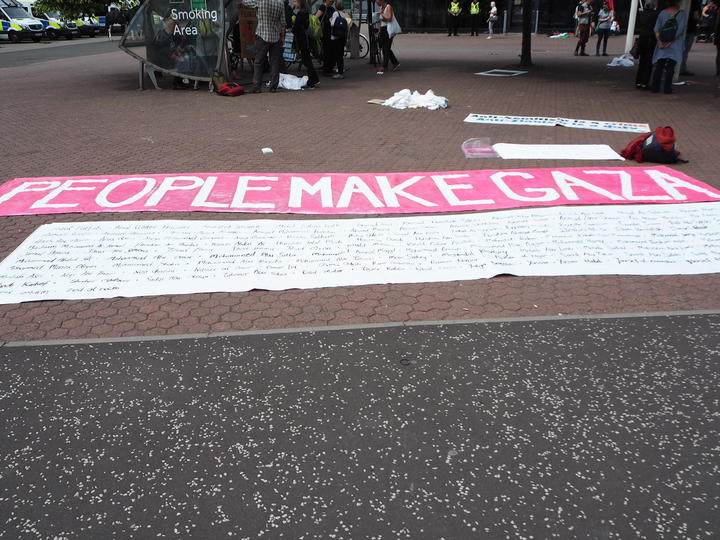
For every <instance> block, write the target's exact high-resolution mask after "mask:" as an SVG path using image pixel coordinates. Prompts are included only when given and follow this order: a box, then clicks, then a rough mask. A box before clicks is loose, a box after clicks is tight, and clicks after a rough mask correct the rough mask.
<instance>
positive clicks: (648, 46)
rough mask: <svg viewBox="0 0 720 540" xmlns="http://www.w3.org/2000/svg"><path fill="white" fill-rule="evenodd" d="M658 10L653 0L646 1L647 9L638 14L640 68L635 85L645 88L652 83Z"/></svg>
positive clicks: (641, 88)
mask: <svg viewBox="0 0 720 540" xmlns="http://www.w3.org/2000/svg"><path fill="white" fill-rule="evenodd" d="M657 18H658V10H657V9H656V8H655V3H654V1H653V0H647V1H646V2H645V9H643V10H642V11H641V12H640V13H639V14H638V21H637V29H638V58H639V61H638V70H637V75H636V76H635V87H636V88H638V89H639V90H645V89H646V88H647V87H648V85H649V84H650V75H651V73H652V57H653V53H654V52H655V45H656V43H657V38H656V37H655V22H656V21H657Z"/></svg>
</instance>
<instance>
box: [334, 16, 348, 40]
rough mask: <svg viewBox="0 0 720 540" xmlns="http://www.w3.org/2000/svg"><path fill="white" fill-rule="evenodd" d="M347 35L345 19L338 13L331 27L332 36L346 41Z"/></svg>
mask: <svg viewBox="0 0 720 540" xmlns="http://www.w3.org/2000/svg"><path fill="white" fill-rule="evenodd" d="M347 35H348V23H347V20H346V19H345V17H343V16H342V15H341V14H340V13H338V16H337V17H336V18H335V23H334V24H333V27H332V36H333V37H336V38H338V39H347Z"/></svg>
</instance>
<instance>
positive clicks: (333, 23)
mask: <svg viewBox="0 0 720 540" xmlns="http://www.w3.org/2000/svg"><path fill="white" fill-rule="evenodd" d="M342 10H343V2H342V0H336V2H335V13H333V15H332V17H330V53H331V56H330V58H331V60H330V71H332V70H333V68H336V70H335V74H334V75H333V76H332V78H333V79H344V78H345V75H344V73H345V44H346V43H347V37H348V29H349V25H348V22H347V19H346V18H345V15H344V14H343V12H342Z"/></svg>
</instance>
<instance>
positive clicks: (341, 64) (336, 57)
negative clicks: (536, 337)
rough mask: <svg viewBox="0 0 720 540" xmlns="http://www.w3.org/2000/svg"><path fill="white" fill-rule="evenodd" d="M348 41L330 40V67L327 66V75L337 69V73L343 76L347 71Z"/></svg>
mask: <svg viewBox="0 0 720 540" xmlns="http://www.w3.org/2000/svg"><path fill="white" fill-rule="evenodd" d="M346 42H347V39H332V40H330V65H329V66H327V68H328V69H327V70H326V71H325V73H328V72H330V71H332V69H333V68H334V67H337V72H338V73H340V74H342V73H343V71H345V44H346Z"/></svg>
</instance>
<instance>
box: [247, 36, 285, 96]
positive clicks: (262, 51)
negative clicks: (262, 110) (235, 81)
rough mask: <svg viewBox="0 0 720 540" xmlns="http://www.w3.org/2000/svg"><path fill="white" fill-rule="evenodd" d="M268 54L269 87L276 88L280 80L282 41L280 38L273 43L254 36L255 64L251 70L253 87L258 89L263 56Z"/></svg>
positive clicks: (260, 80) (260, 83)
mask: <svg viewBox="0 0 720 540" xmlns="http://www.w3.org/2000/svg"><path fill="white" fill-rule="evenodd" d="M268 55H269V56H270V88H277V86H278V83H279V82H280V60H282V43H281V42H280V40H278V41H276V42H275V43H270V42H267V41H265V40H264V39H263V38H261V37H260V36H255V66H254V72H253V87H255V88H257V89H259V88H260V87H261V86H262V74H263V66H264V65H265V57H266V56H268Z"/></svg>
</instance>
